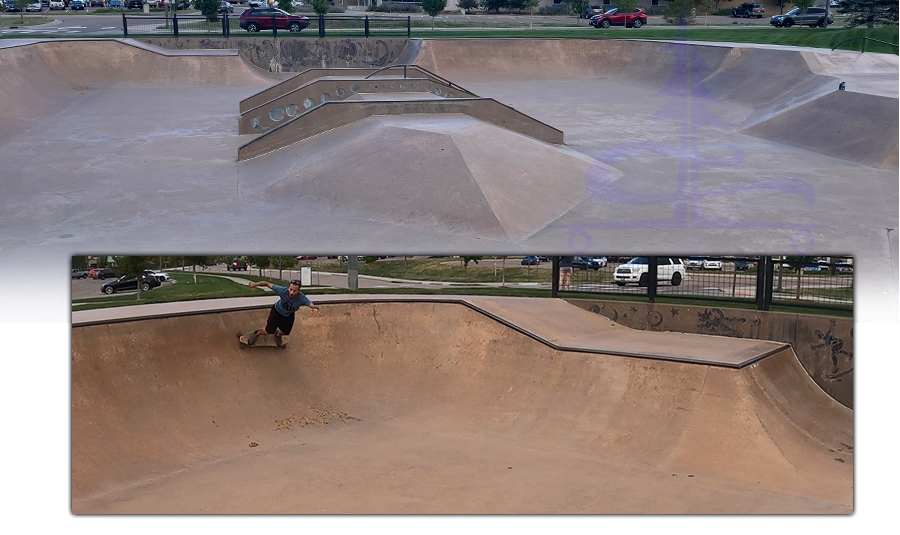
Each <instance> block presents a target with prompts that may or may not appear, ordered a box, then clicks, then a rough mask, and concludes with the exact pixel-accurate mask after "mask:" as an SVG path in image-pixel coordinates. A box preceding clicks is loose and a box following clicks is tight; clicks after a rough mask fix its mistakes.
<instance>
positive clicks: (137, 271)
mask: <svg viewBox="0 0 900 535" xmlns="http://www.w3.org/2000/svg"><path fill="white" fill-rule="evenodd" d="M149 265H150V263H149V262H148V261H147V257H144V256H117V257H116V266H117V269H118V270H119V273H120V274H121V275H123V276H125V277H127V278H129V279H137V300H138V301H140V300H141V290H142V289H143V288H142V287H143V285H144V276H145V274H146V272H147V268H148V266H149Z"/></svg>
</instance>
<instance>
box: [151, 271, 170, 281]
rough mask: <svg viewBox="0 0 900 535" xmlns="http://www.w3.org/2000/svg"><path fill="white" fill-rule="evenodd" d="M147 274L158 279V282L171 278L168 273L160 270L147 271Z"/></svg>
mask: <svg viewBox="0 0 900 535" xmlns="http://www.w3.org/2000/svg"><path fill="white" fill-rule="evenodd" d="M147 275H150V276H151V277H156V280H158V281H159V282H166V281H168V280H170V279H171V278H172V277H170V276H169V274H168V273H164V272H162V271H148V272H147Z"/></svg>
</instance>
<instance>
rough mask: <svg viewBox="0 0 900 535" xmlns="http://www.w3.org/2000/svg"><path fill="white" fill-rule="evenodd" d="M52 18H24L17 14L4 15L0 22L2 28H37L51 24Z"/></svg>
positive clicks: (27, 16)
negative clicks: (0, 22)
mask: <svg viewBox="0 0 900 535" xmlns="http://www.w3.org/2000/svg"><path fill="white" fill-rule="evenodd" d="M53 20H54V19H53V17H35V16H30V15H26V16H25V17H24V20H23V17H22V16H21V14H19V13H4V14H3V15H2V18H0V21H2V22H3V27H4V28H10V27H12V26H18V27H19V28H21V27H23V26H38V25H40V24H49V23H51V22H53Z"/></svg>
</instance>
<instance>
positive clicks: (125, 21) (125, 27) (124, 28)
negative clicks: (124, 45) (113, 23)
mask: <svg viewBox="0 0 900 535" xmlns="http://www.w3.org/2000/svg"><path fill="white" fill-rule="evenodd" d="M122 31H123V32H125V37H128V19H126V18H125V13H122Z"/></svg>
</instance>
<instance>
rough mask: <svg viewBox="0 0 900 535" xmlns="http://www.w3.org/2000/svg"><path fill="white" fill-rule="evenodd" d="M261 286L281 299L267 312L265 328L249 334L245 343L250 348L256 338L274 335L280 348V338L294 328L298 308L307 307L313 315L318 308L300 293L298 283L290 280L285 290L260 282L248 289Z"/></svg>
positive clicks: (275, 285)
mask: <svg viewBox="0 0 900 535" xmlns="http://www.w3.org/2000/svg"><path fill="white" fill-rule="evenodd" d="M260 286H263V287H265V288H269V289H271V290H272V291H273V292H275V293H276V294H278V296H279V297H280V298H281V299H279V300H278V301H276V302H275V304H274V305H272V309H271V310H269V319H268V320H266V326H265V327H264V328H262V329H259V330H257V331H254V332H252V333H250V336H248V337H247V343H248V344H250V345H251V346H252V345H253V344H255V343H256V338H257V337H259V336H265V335H267V334H274V335H275V341H276V343H277V344H278V345H279V346H280V345H281V337H282V336H287V335H289V334H291V330H292V329H293V328H294V313H295V312H297V311H298V310H300V307H302V306H307V307H309V309H310V310H312V311H313V312H314V313H316V314H318V313H319V307H317V306H316V305H314V304H313V303H312V301H310V300H309V298H308V297H306V296H305V295H303V293H302V292H301V291H300V281H299V280H296V279H295V280H292V281H291V283H290V285H288V286H287V287H286V288H285V287H284V286H279V285H277V284H272V283H271V282H266V281H260V282H251V283H250V288H258V287H260Z"/></svg>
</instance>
